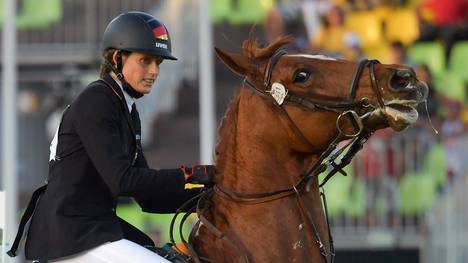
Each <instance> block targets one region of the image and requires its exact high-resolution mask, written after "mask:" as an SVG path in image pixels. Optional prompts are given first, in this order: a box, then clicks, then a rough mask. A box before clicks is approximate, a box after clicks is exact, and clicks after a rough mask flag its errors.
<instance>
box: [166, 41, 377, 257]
mask: <svg viewBox="0 0 468 263" xmlns="http://www.w3.org/2000/svg"><path fill="white" fill-rule="evenodd" d="M285 54H286V52H285V51H284V50H278V51H277V52H276V53H275V54H274V55H273V56H272V57H271V58H270V61H269V62H268V64H267V67H266V71H265V76H264V81H263V86H264V87H263V88H264V89H263V90H260V89H258V88H257V87H256V86H255V85H254V84H253V83H252V82H251V81H250V80H249V79H248V78H245V79H244V83H245V84H246V85H245V86H246V87H248V88H250V89H251V90H252V91H253V92H255V93H256V94H257V95H259V96H260V97H262V98H265V99H267V100H270V101H272V102H273V103H274V104H275V105H277V106H278V109H280V112H281V113H282V115H283V116H285V117H286V118H287V120H288V121H289V122H290V123H291V124H292V127H293V130H294V132H295V133H296V134H297V135H298V136H299V137H300V138H301V139H302V140H303V141H304V142H306V143H307V144H308V145H311V143H310V142H309V141H308V140H307V139H306V137H305V136H304V134H303V133H302V132H301V131H300V129H299V128H298V127H297V125H296V124H295V123H294V122H293V120H292V119H291V118H290V116H289V114H288V113H287V111H286V110H285V109H284V108H283V107H281V105H279V104H278V103H277V102H276V101H275V100H274V99H273V98H272V96H270V95H269V94H268V88H269V87H270V85H271V78H272V72H273V68H274V66H275V65H276V63H277V62H278V60H279V59H280V58H281V56H283V55H285ZM377 63H379V62H378V61H377V60H367V59H365V60H362V61H360V62H359V64H358V66H357V68H356V70H355V72H354V74H353V79H352V81H351V85H350V90H349V98H348V101H346V102H324V101H316V100H313V99H310V98H303V97H299V96H296V95H294V94H292V93H291V92H288V94H287V95H286V97H285V99H284V103H285V104H291V105H297V106H301V107H305V108H307V109H309V110H315V109H322V110H328V111H334V112H337V113H339V114H340V115H339V116H338V119H337V129H338V135H337V136H336V137H335V139H334V140H333V141H332V142H331V143H330V144H329V146H328V147H327V149H326V150H325V151H324V152H323V153H322V154H321V155H320V157H319V158H318V160H317V161H316V162H314V163H313V164H311V165H310V167H309V168H308V169H307V170H306V171H305V172H304V173H302V174H301V179H300V180H299V181H298V182H297V183H296V184H295V185H293V186H292V187H290V188H285V189H280V190H275V191H271V192H263V193H240V192H235V191H230V190H227V189H225V188H224V187H222V186H221V185H215V186H214V187H213V189H210V190H208V191H205V192H204V193H202V196H201V197H200V198H199V201H198V203H197V206H196V211H197V215H198V217H199V220H200V221H199V222H198V223H197V224H196V226H195V227H194V228H193V229H192V234H193V233H195V232H197V231H198V230H199V228H200V227H201V226H204V227H206V228H207V229H208V230H209V231H210V232H211V233H212V234H214V235H215V236H216V237H217V238H219V239H220V240H222V241H223V242H224V243H225V244H227V245H228V246H229V247H232V248H233V249H234V250H235V251H237V253H239V255H240V256H241V260H242V261H243V262H246V263H248V262H249V259H248V257H247V252H246V251H245V249H243V248H241V247H239V246H238V245H237V244H236V243H235V242H233V241H232V240H230V239H228V238H227V237H226V236H225V235H224V234H223V233H222V232H221V231H220V230H219V229H218V228H217V227H216V226H215V225H214V224H213V223H211V222H210V221H209V220H207V218H206V217H205V216H204V214H205V211H206V210H207V209H208V206H207V205H206V203H207V202H209V199H210V197H211V195H212V194H213V193H215V194H217V195H219V196H220V197H222V198H224V199H226V200H231V201H234V202H236V203H241V204H246V205H255V204H261V203H266V202H272V201H275V200H279V199H282V198H286V197H292V196H294V197H295V198H296V201H297V206H298V209H299V212H300V214H301V216H302V218H304V219H305V220H306V222H307V223H308V224H309V226H310V230H311V232H312V234H313V236H314V238H315V241H316V243H317V246H318V248H319V250H320V254H321V255H322V257H323V258H324V260H325V262H333V260H334V255H335V249H334V245H333V238H332V235H331V230H330V224H329V219H328V208H327V202H326V197H325V192H324V189H323V187H324V185H325V183H326V182H327V181H328V180H329V179H330V178H331V177H332V176H333V175H334V174H336V173H337V172H339V173H341V174H343V175H346V173H345V172H344V171H343V168H344V167H345V166H346V165H348V164H349V163H350V162H351V160H352V158H353V157H354V156H355V155H356V153H357V152H359V150H361V149H362V146H363V144H364V143H365V142H366V141H367V139H368V138H369V137H370V136H371V135H372V133H371V132H369V131H367V130H363V127H362V120H363V119H364V118H366V117H367V116H368V115H367V114H364V115H362V116H357V114H356V113H355V111H354V109H356V108H358V107H364V108H367V107H371V108H376V107H378V108H384V107H385V104H384V101H383V98H382V94H381V92H380V89H379V86H378V82H377V80H376V77H375V68H374V65H375V64H377ZM366 67H368V68H369V72H370V79H371V86H372V89H373V91H374V93H375V95H376V97H377V100H378V106H374V105H371V104H370V101H369V99H367V98H362V99H360V100H358V101H356V93H357V88H358V83H359V80H360V77H361V75H362V72H363V70H364V68H366ZM349 112H351V113H352V114H350V116H351V117H352V118H351V121H352V123H353V125H354V124H355V123H357V124H355V127H357V126H359V127H358V131H357V132H356V133H354V134H345V133H343V131H342V129H341V128H340V126H339V124H338V121H339V119H340V117H342V116H345V115H347V114H348V113H349ZM358 124H359V125H358ZM346 137H347V138H351V140H350V141H349V142H348V143H347V144H346V145H345V146H343V147H341V148H340V149H337V148H338V143H339V142H340V141H342V140H343V138H346ZM340 155H343V157H341V159H340V162H339V163H337V162H336V159H337V158H338V157H339V156H340ZM328 167H331V169H330V170H329V172H327V175H326V177H325V179H324V180H323V181H322V182H321V183H320V185H319V187H320V188H321V190H320V196H321V198H322V201H323V204H324V209H325V217H326V223H327V228H328V235H329V249H328V250H327V248H326V247H325V245H324V244H323V242H322V239H321V238H320V235H319V232H318V230H317V227H316V225H315V223H314V219H313V217H312V215H311V214H310V211H308V210H307V209H306V206H305V204H304V200H303V199H302V196H303V191H304V189H305V188H306V186H307V184H308V182H309V181H310V179H311V178H312V177H315V176H318V175H319V174H320V173H322V172H324V171H325V170H326V169H327V168H328ZM176 216H177V215H176ZM176 216H175V217H176ZM173 221H175V218H174V219H173ZM200 222H201V224H200ZM172 228H173V226H172V225H171V234H172ZM183 242H184V243H186V245H187V246H188V247H189V250H190V251H191V256H192V259H193V260H194V261H195V262H197V263H198V262H201V261H200V259H201V258H199V257H198V255H197V254H196V252H195V250H194V249H193V248H192V246H191V245H190V244H189V243H188V242H186V241H185V240H183ZM202 260H203V261H208V262H211V261H210V260H209V259H204V258H203V259H202Z"/></svg>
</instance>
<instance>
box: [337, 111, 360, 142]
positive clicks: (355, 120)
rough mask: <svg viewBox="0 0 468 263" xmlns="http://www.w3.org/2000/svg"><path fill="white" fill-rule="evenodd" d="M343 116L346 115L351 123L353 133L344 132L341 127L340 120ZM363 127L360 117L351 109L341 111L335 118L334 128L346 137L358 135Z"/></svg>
mask: <svg viewBox="0 0 468 263" xmlns="http://www.w3.org/2000/svg"><path fill="white" fill-rule="evenodd" d="M343 116H345V117H348V119H349V120H350V121H351V124H352V125H353V128H354V133H346V132H345V131H344V130H343V129H342V128H341V125H340V123H341V122H340V121H341V118H342V117H343ZM363 128H364V125H363V124H362V121H361V118H360V117H359V115H357V113H356V112H355V111H353V110H348V111H345V112H342V113H341V114H340V115H339V116H338V118H337V119H336V129H337V130H338V131H339V132H340V133H341V134H343V135H344V136H346V137H349V138H352V137H356V136H358V135H359V134H360V133H361V132H362V130H363Z"/></svg>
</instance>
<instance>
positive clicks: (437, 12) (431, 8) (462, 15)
mask: <svg viewBox="0 0 468 263" xmlns="http://www.w3.org/2000/svg"><path fill="white" fill-rule="evenodd" d="M417 10H418V11H419V15H420V18H421V19H420V21H421V22H420V25H421V26H420V31H421V35H420V38H419V41H434V40H442V41H443V42H444V44H445V48H446V56H447V57H449V55H450V50H451V48H452V46H453V44H454V43H455V42H456V41H458V40H466V39H468V2H467V1H466V0H443V1H441V0H424V1H422V2H421V4H420V8H418V9H417Z"/></svg>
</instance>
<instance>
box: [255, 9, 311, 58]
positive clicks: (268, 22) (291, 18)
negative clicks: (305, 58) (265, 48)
mask: <svg viewBox="0 0 468 263" xmlns="http://www.w3.org/2000/svg"><path fill="white" fill-rule="evenodd" d="M263 29H264V32H265V38H266V41H267V42H272V41H274V40H275V39H276V38H278V37H280V36H284V35H291V36H293V37H294V42H293V43H291V44H288V45H287V46H286V47H285V48H286V49H287V50H289V51H293V52H304V51H307V50H308V42H307V38H306V36H307V33H306V29H305V25H304V20H303V16H302V13H301V5H300V4H299V3H289V4H279V5H277V6H275V7H274V8H272V9H270V10H269V11H268V13H267V15H266V18H265V20H264V22H263Z"/></svg>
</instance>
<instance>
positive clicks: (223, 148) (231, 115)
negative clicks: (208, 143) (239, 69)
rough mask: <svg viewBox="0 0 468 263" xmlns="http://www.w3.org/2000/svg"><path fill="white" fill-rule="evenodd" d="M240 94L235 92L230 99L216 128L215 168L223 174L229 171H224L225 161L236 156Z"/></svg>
mask: <svg viewBox="0 0 468 263" xmlns="http://www.w3.org/2000/svg"><path fill="white" fill-rule="evenodd" d="M239 101H240V95H239V91H237V92H236V94H235V95H234V98H233V99H232V100H231V102H230V104H229V106H228V108H227V110H226V113H225V114H224V117H223V119H222V120H221V124H220V126H219V128H218V143H217V145H216V151H215V152H216V156H215V157H216V160H215V163H216V170H217V171H223V174H222V175H224V174H226V173H229V171H225V170H224V167H226V165H227V163H228V162H229V161H230V160H235V159H236V156H232V155H235V151H234V145H235V143H236V128H237V112H238V111H239Z"/></svg>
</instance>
